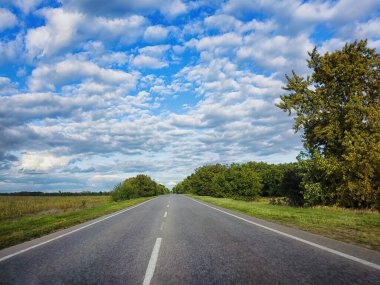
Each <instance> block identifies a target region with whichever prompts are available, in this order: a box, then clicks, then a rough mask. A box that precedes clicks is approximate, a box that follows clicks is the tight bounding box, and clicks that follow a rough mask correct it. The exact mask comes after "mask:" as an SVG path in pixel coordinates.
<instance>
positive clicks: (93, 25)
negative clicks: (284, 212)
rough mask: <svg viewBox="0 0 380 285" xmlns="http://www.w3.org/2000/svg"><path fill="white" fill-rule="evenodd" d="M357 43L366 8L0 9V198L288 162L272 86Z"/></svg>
mask: <svg viewBox="0 0 380 285" xmlns="http://www.w3.org/2000/svg"><path fill="white" fill-rule="evenodd" d="M105 3H106V4H105ZM362 38H368V40H369V45H370V46H371V47H374V48H377V50H380V1H378V0H361V1H357V0H340V1H332V0H331V1H323V0H320V1H299V0H283V1H277V0H271V1H270V0H266V1H263V0H229V1H210V0H207V1H206V0H203V1H185V0H165V1H162V0H139V1H122V0H107V1H101V0H62V1H41V0H12V1H7V0H0V192H9V191H58V190H62V191H85V190H86V191H87V190H90V191H100V190H107V189H110V188H111V187H112V186H113V185H114V184H115V183H117V182H119V181H121V180H123V179H124V178H126V177H130V176H133V175H135V174H137V173H145V174H148V175H150V176H152V177H153V178H154V179H155V180H156V181H158V182H160V183H163V184H165V185H167V186H169V187H171V186H173V185H175V184H176V182H178V181H180V180H181V179H183V178H184V177H186V176H187V175H189V174H190V173H191V172H192V171H193V169H194V168H196V167H199V166H201V165H204V164H208V163H231V162H245V161H251V160H255V161H266V162H273V163H279V162H290V161H294V160H295V158H296V156H297V154H298V153H299V151H300V150H301V149H302V143H301V140H300V136H299V135H298V134H294V132H293V131H292V118H289V117H288V116H287V114H286V113H283V112H282V111H281V110H279V109H278V108H276V107H275V106H274V103H275V102H276V101H277V100H278V98H279V95H281V94H284V91H283V90H282V89H281V87H282V86H283V85H284V74H285V73H289V72H291V70H292V69H294V70H295V71H296V72H297V73H299V74H302V75H306V74H307V73H308V70H307V66H306V61H305V59H306V58H307V52H308V51H310V50H312V49H313V47H314V46H317V48H318V49H319V51H321V52H326V51H332V50H334V49H337V48H341V47H342V46H343V45H344V43H345V42H348V41H352V40H354V39H362Z"/></svg>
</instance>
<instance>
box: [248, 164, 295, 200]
mask: <svg viewBox="0 0 380 285" xmlns="http://www.w3.org/2000/svg"><path fill="white" fill-rule="evenodd" d="M246 165H247V167H249V168H251V169H252V170H253V171H255V172H256V173H257V174H259V176H260V177H261V183H262V185H263V187H262V190H261V195H262V196H264V197H266V196H280V195H282V193H281V184H282V180H283V178H284V173H285V172H286V171H287V170H288V169H289V167H291V166H292V163H287V164H268V163H265V162H253V161H252V162H248V163H246Z"/></svg>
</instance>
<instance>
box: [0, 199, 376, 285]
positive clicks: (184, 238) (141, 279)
mask: <svg viewBox="0 0 380 285" xmlns="http://www.w3.org/2000/svg"><path fill="white" fill-rule="evenodd" d="M231 213H232V214H231ZM260 225H261V224H260V221H258V220H256V219H254V218H249V217H246V216H244V215H240V214H234V213H233V212H231V211H224V210H220V208H217V207H214V206H208V205H206V204H204V203H203V202H202V203H201V202H197V201H194V200H192V199H190V198H188V197H185V196H181V195H166V196H160V197H158V198H154V199H152V200H149V201H147V202H144V203H143V204H140V205H137V206H135V207H133V208H131V209H128V210H126V211H123V212H120V213H116V214H112V215H110V216H106V217H103V218H100V219H97V220H95V221H91V222H87V223H85V224H83V225H79V226H76V227H73V228H71V229H67V230H64V231H61V232H57V233H55V234H52V235H49V236H46V237H43V238H40V239H37V240H34V241H31V242H28V243H26V244H23V245H19V246H16V247H13V248H9V249H6V250H3V251H0V260H1V261H0V284H23V285H24V284H324V285H326V284H366V285H367V284H380V270H379V268H380V266H379V265H377V264H379V262H378V261H379V260H380V259H379V256H380V255H379V253H378V252H374V251H369V250H365V249H363V250H361V249H360V248H358V247H354V246H350V245H345V244H343V243H339V242H334V241H331V242H330V243H329V242H328V240H327V239H324V238H319V237H317V236H313V235H309V234H307V233H306V234H303V233H302V232H301V231H297V230H292V229H288V230H286V228H283V227H276V226H275V225H274V226H273V227H272V226H271V225H270V224H269V223H265V222H263V223H262V226H260ZM326 241H327V242H326Z"/></svg>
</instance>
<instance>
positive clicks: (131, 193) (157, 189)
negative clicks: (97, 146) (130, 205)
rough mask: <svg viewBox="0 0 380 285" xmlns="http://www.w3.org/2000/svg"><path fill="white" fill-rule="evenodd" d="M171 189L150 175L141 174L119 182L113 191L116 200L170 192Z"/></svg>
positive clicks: (112, 194)
mask: <svg viewBox="0 0 380 285" xmlns="http://www.w3.org/2000/svg"><path fill="white" fill-rule="evenodd" d="M168 192H169V190H168V189H167V188H166V187H165V186H164V185H161V184H158V183H157V182H155V181H154V180H152V179H151V178H150V177H149V176H147V175H144V174H139V175H137V176H136V177H131V178H128V179H126V180H124V181H123V182H122V183H119V184H117V185H116V186H115V187H114V189H113V190H112V191H111V197H112V199H113V200H114V201H119V200H126V199H132V198H137V197H149V196H156V195H161V194H166V193H168Z"/></svg>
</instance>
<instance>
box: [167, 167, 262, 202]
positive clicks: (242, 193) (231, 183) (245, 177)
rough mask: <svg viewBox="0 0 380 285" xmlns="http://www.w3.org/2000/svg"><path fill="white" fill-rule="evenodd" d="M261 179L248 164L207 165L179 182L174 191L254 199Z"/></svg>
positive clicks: (260, 187)
mask: <svg viewBox="0 0 380 285" xmlns="http://www.w3.org/2000/svg"><path fill="white" fill-rule="evenodd" d="M260 180H261V178H260V176H259V175H258V173H256V172H255V171H254V170H252V169H251V168H250V167H248V166H247V165H239V164H232V165H231V166H229V167H227V166H225V165H221V164H216V165H206V166H203V167H200V168H198V169H196V170H195V173H193V174H191V175H190V176H189V177H187V178H186V179H185V180H183V181H181V182H180V183H178V184H177V185H176V186H175V187H174V188H173V192H174V193H192V194H196V195H201V196H213V197H232V198H235V199H243V200H252V199H255V198H256V197H257V196H258V195H259V194H260V191H261V189H262V184H261V181H260Z"/></svg>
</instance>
